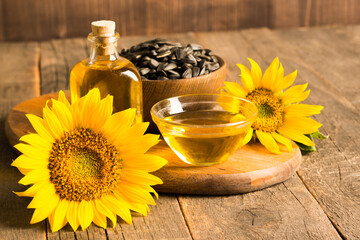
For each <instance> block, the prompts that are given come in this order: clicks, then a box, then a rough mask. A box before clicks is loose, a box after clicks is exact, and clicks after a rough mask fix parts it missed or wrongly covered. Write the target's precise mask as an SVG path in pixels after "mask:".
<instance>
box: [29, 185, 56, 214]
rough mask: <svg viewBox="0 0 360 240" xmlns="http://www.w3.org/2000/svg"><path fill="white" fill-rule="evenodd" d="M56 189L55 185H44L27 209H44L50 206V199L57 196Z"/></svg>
mask: <svg viewBox="0 0 360 240" xmlns="http://www.w3.org/2000/svg"><path fill="white" fill-rule="evenodd" d="M55 194H56V193H55V188H54V185H53V184H47V185H44V186H43V187H42V188H41V189H39V191H38V192H37V193H36V194H35V196H34V198H33V199H32V200H31V202H30V204H29V205H28V207H27V208H42V207H43V206H45V205H47V204H48V199H49V198H51V197H53V195H55Z"/></svg>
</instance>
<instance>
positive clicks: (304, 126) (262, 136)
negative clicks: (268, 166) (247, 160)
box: [221, 58, 323, 154]
mask: <svg viewBox="0 0 360 240" xmlns="http://www.w3.org/2000/svg"><path fill="white" fill-rule="evenodd" d="M249 61H250V63H251V71H250V70H249V69H248V68H247V67H245V66H244V65H242V64H237V66H238V67H239V68H240V70H241V75H240V76H241V83H242V86H241V85H240V84H237V83H233V82H225V87H223V88H222V92H221V93H222V94H225V95H227V94H228V95H234V96H237V97H240V98H246V99H248V100H250V101H251V102H253V103H254V104H255V105H256V106H257V108H258V116H257V118H256V120H255V122H254V123H253V124H252V126H251V129H250V130H249V132H248V133H247V135H246V137H245V139H244V141H243V144H246V143H248V142H249V141H250V139H251V138H252V137H256V138H257V139H259V141H260V142H261V144H262V145H264V146H265V147H266V148H267V149H268V150H269V151H270V152H272V153H276V154H280V148H279V145H278V143H280V144H283V145H285V146H286V148H287V149H288V150H289V151H292V146H291V141H290V139H291V140H294V141H296V142H298V143H301V144H304V145H306V146H314V145H315V144H314V143H313V141H311V139H310V138H308V137H307V136H305V134H311V133H314V132H317V130H318V128H319V127H320V126H321V125H322V124H320V123H318V122H317V121H315V120H313V119H311V118H310V117H309V116H311V115H313V114H319V113H320V111H321V110H322V108H323V107H322V106H319V105H308V104H299V102H301V101H304V100H305V99H306V98H307V97H308V96H309V93H310V90H308V91H305V90H306V88H307V85H308V84H307V83H306V84H303V85H295V86H292V87H290V86H291V85H292V84H293V82H294V81H295V78H296V74H297V71H296V70H295V71H294V72H292V73H290V74H289V75H287V76H284V68H283V67H282V64H281V63H280V62H279V59H278V58H275V59H274V61H273V62H272V63H271V64H270V66H269V67H268V69H266V71H265V73H264V75H262V72H261V69H260V67H259V65H258V64H257V63H256V62H255V61H254V60H252V59H250V58H249ZM285 89H286V90H285Z"/></svg>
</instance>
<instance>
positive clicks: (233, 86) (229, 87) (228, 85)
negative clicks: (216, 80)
mask: <svg viewBox="0 0 360 240" xmlns="http://www.w3.org/2000/svg"><path fill="white" fill-rule="evenodd" d="M224 85H225V87H224V89H225V90H226V92H227V93H229V94H231V95H233V96H235V97H239V98H244V97H245V96H246V95H247V92H246V91H245V89H244V88H243V87H242V86H241V85H240V84H238V83H235V82H224Z"/></svg>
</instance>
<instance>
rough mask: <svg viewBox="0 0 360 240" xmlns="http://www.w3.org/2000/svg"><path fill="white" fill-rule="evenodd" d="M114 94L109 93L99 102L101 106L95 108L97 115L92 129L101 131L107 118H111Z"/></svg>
mask: <svg viewBox="0 0 360 240" xmlns="http://www.w3.org/2000/svg"><path fill="white" fill-rule="evenodd" d="M112 104H113V96H110V95H107V96H106V97H105V98H104V99H102V100H101V101H100V103H99V106H98V107H97V108H95V109H94V112H93V113H92V114H94V115H95V116H99V117H97V119H96V121H93V124H92V129H93V130H94V131H100V130H101V129H102V127H103V126H104V124H105V123H106V122H107V120H108V119H109V118H110V116H111V113H112V111H113V105H112Z"/></svg>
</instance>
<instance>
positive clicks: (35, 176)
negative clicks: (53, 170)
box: [19, 168, 50, 185]
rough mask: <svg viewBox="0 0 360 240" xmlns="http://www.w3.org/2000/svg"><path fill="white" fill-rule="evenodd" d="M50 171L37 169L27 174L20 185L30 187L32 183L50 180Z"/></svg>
mask: <svg viewBox="0 0 360 240" xmlns="http://www.w3.org/2000/svg"><path fill="white" fill-rule="evenodd" d="M49 177H50V175H49V170H48V169H41V168H40V169H35V170H32V171H31V172H29V173H28V174H26V175H25V176H24V177H23V178H22V179H20V181H19V183H20V184H22V185H29V184H32V183H37V182H41V181H45V180H47V179H49Z"/></svg>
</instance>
